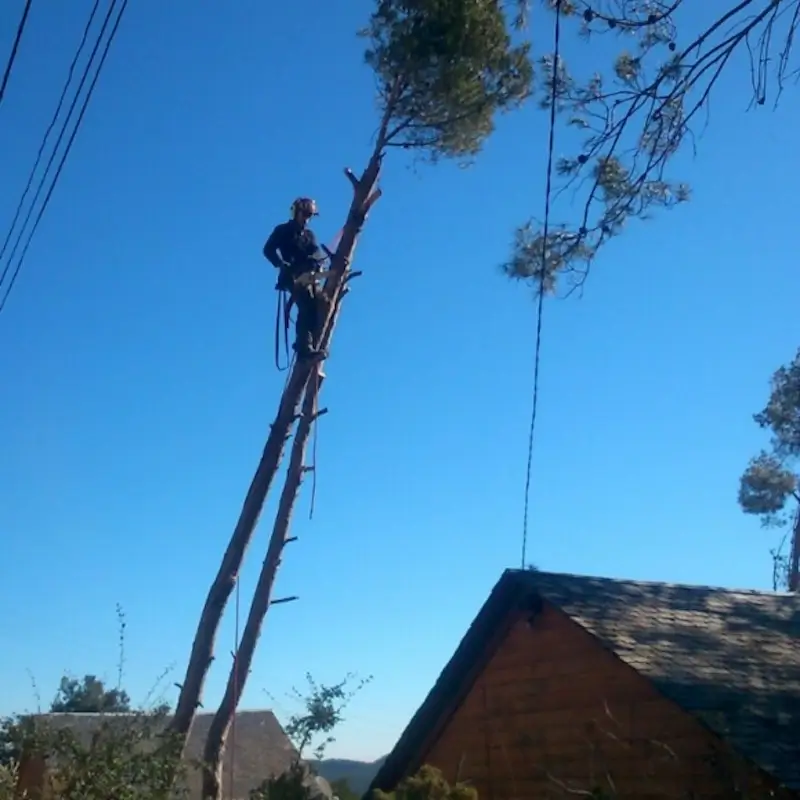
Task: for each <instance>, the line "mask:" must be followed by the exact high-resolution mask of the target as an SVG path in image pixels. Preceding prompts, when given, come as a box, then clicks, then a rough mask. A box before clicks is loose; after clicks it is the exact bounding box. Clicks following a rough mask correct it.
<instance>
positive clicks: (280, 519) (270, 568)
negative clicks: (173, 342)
mask: <svg viewBox="0 0 800 800" xmlns="http://www.w3.org/2000/svg"><path fill="white" fill-rule="evenodd" d="M321 381H322V379H321V378H319V379H316V378H315V377H312V378H311V380H310V381H309V384H308V387H307V389H306V395H305V398H304V400H303V407H302V412H301V413H302V416H301V417H300V422H299V423H298V425H297V431H296V433H295V437H294V442H293V443H292V449H291V454H290V456H289V468H288V470H287V473H286V482H285V483H284V485H283V491H282V492H281V498H280V502H279V504H278V510H277V513H276V515H275V524H274V526H273V528H272V535H271V537H270V540H269V546H268V548H267V556H266V558H265V559H264V563H263V564H262V566H261V573H260V574H259V576H258V582H257V584H256V588H255V590H254V592H253V601H252V603H251V605H250V611H249V612H248V614H247V622H246V623H245V626H244V630H243V631H242V640H241V643H240V644H239V645H238V648H237V651H236V653H235V654H234V662H233V666H232V668H231V672H230V674H229V676H228V683H227V685H226V687H225V694H224V696H223V698H222V702H221V703H220V706H219V709H218V710H217V713H216V714H215V715H214V719H213V720H212V721H211V726H210V728H209V730H208V738H207V739H206V745H205V751H204V753H203V800H219V798H221V797H222V760H223V756H224V754H225V745H226V742H227V738H228V733H229V732H230V729H231V725H232V723H233V718H234V715H235V713H236V709H237V707H238V705H239V700H240V699H241V696H242V693H243V691H244V687H245V684H246V682H247V677H248V675H249V674H250V669H251V667H252V664H253V656H254V655H255V651H256V646H257V645H258V640H259V637H260V635H261V628H262V625H263V622H264V618H265V617H266V615H267V611H268V610H269V605H270V599H271V597H272V587H273V585H274V583H275V576H276V574H277V572H278V567H279V566H280V562H281V556H282V553H283V548H284V547H285V546H286V544H287V541H286V540H287V538H288V535H289V526H290V523H291V519H292V513H293V511H294V506H295V503H296V501H297V498H298V495H299V493H300V486H301V484H302V482H303V476H304V474H305V467H304V461H305V453H306V446H307V444H308V439H309V436H310V435H311V429H312V426H313V425H314V422H315V420H316V417H317V402H318V398H319V389H320V384H321ZM233 768H234V761H233V759H232V760H231V771H233Z"/></svg>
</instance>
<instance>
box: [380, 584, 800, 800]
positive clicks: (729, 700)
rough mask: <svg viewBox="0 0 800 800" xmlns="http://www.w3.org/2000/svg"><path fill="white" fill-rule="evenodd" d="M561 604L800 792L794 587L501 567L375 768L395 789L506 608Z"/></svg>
mask: <svg viewBox="0 0 800 800" xmlns="http://www.w3.org/2000/svg"><path fill="white" fill-rule="evenodd" d="M541 600H545V601H547V602H549V603H551V604H552V605H554V606H557V607H559V608H560V609H561V610H562V611H564V612H565V613H566V614H567V615H569V616H570V617H571V618H572V619H573V620H574V621H575V622H577V623H578V624H579V625H581V626H582V627H584V628H585V629H586V630H588V631H589V632H590V633H591V634H593V635H594V636H595V637H597V639H599V640H600V641H601V642H602V643H603V644H604V645H605V646H606V647H607V648H609V649H610V650H611V651H612V652H613V653H615V654H616V655H617V656H618V657H619V658H620V659H621V660H622V661H623V662H625V663H627V664H628V665H630V666H631V667H633V668H634V669H635V670H637V671H638V672H639V673H641V674H642V675H644V676H645V677H647V678H648V679H649V680H650V681H652V683H653V684H654V685H655V687H656V688H657V689H658V690H659V691H660V692H662V694H664V695H665V696H667V697H669V698H670V699H672V700H673V701H675V702H676V703H678V704H679V705H681V706H682V707H683V708H684V709H686V710H687V711H690V712H691V713H693V714H695V715H696V716H697V717H698V718H700V719H701V721H702V722H704V723H705V724H706V725H707V726H708V727H709V728H710V729H711V730H712V731H714V732H715V733H717V734H718V735H719V736H721V737H723V738H724V739H725V740H726V741H728V742H729V743H730V744H731V745H732V746H733V747H734V748H735V749H736V750H737V751H738V752H739V753H740V754H741V755H742V756H744V757H746V758H748V759H750V760H751V761H752V762H754V763H755V764H757V765H758V766H759V767H761V768H762V769H763V770H764V771H766V772H767V773H769V774H771V775H772V776H773V777H775V778H776V779H777V780H778V781H780V782H781V783H783V784H784V785H785V786H787V787H788V788H790V789H800V595H797V594H794V595H792V594H784V593H777V592H753V591H733V590H729V589H715V588H710V587H703V586H682V585H676V584H666V583H647V582H640V581H623V580H612V579H609V578H592V577H586V576H580V575H565V574H556V573H546V572H539V571H536V570H506V571H505V572H504V573H503V575H502V577H501V578H500V580H499V581H498V583H497V584H496V585H495V587H494V589H493V590H492V593H491V594H490V596H489V598H488V600H487V601H486V602H485V603H484V605H483V607H482V608H481V610H480V612H479V613H478V616H477V617H476V618H475V620H474V622H473V623H472V625H471V626H470V628H469V630H468V631H467V633H466V635H465V636H464V638H463V640H462V641H461V644H460V645H459V646H458V648H457V650H456V652H455V654H454V655H453V657H452V658H451V659H450V661H449V662H448V664H447V666H445V668H444V670H443V671H442V673H441V675H440V676H439V679H438V680H437V682H436V684H435V685H434V687H433V688H432V689H431V691H430V693H429V694H428V696H427V698H426V699H425V701H424V702H423V704H422V706H421V707H420V708H419V710H418V711H417V713H416V714H415V715H414V716H413V717H412V719H411V721H410V722H409V724H408V726H407V727H406V729H405V731H404V732H403V734H402V736H401V737H400V739H399V741H398V742H397V744H396V746H395V748H394V750H393V751H392V752H391V753H390V755H389V756H388V757H387V759H386V762H385V763H384V765H383V767H382V768H381V770H380V771H379V772H378V774H377V775H376V776H375V779H374V780H373V782H372V784H371V786H370V789H369V790H368V792H367V794H371V792H372V790H373V789H375V788H381V789H384V790H387V789H390V788H392V787H393V786H394V785H396V783H397V782H398V781H399V780H400V779H401V778H402V777H403V775H404V774H405V773H406V771H407V769H409V768H411V769H413V768H416V766H419V765H416V764H414V760H415V759H416V758H419V754H420V752H421V751H422V749H423V747H424V742H426V741H429V740H430V737H431V735H432V732H433V731H434V730H435V729H436V727H437V726H438V725H441V724H443V720H445V719H446V718H447V716H448V714H449V713H450V712H452V711H453V710H454V709H455V708H456V706H457V705H458V703H460V702H461V700H462V699H463V697H464V696H465V695H466V693H467V692H468V691H469V688H470V686H471V685H472V683H473V682H474V680H475V678H476V677H477V672H478V671H479V669H480V665H481V664H483V663H485V659H486V658H487V651H488V650H491V649H492V648H493V647H494V646H496V644H497V643H498V637H499V636H501V635H502V631H504V630H505V628H504V621H507V620H508V619H509V618H510V612H511V611H513V610H514V609H518V608H528V607H531V605H532V604H533V605H534V606H535V604H536V602H537V601H541Z"/></svg>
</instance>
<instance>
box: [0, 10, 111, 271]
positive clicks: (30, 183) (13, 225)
mask: <svg viewBox="0 0 800 800" xmlns="http://www.w3.org/2000/svg"><path fill="white" fill-rule="evenodd" d="M99 5H100V0H95V3H94V7H93V8H92V13H91V14H89V21H88V22H87V23H86V27H85V28H84V29H83V36H82V37H81V41H80V44H79V45H78V49H77V50H76V52H75V56H74V57H73V59H72V63H71V64H70V65H69V71H68V72H67V80H66V82H65V83H64V88H63V89H62V90H61V97H59V99H58V105H57V106H56V110H55V113H54V114H53V117H52V119H51V120H50V124H49V125H48V126H47V130H46V131H45V133H44V137H43V138H42V143H41V144H40V145H39V151H38V152H37V153H36V161H35V162H34V164H33V168H32V169H31V171H30V175H28V182H27V183H26V184H25V189H24V191H23V192H22V197H20V199H19V203H18V204H17V208H16V211H15V212H14V219H13V220H12V221H11V227H10V228H9V229H8V233H7V234H6V238H5V240H4V241H3V246H2V247H1V248H0V262H1V261H2V259H3V256H4V255H5V253H6V250H7V249H8V243H9V242H10V241H11V237H12V236H13V235H14V229H15V228H16V227H17V222H18V221H19V215H20V214H21V213H22V206H23V205H24V204H25V198H26V197H27V196H28V192H29V191H30V190H31V186H33V179H34V178H35V177H36V170H37V169H39V164H40V163H41V161H42V155H43V154H44V149H45V147H46V146H47V140H48V139H49V138H50V134H51V133H52V132H53V128H55V126H56V122H57V121H58V115H59V114H60V113H61V109H62V108H63V106H64V101H65V100H66V99H67V92H68V91H69V86H70V84H71V83H72V77H73V74H74V72H75V66H76V65H77V63H78V59H79V58H80V55H81V53H82V52H83V48H84V46H85V45H86V40H87V39H88V38H89V30H90V29H91V27H92V22H94V17H95V14H96V13H97V8H98V6H99ZM101 35H102V31H101ZM89 63H90V64H91V60H90V62H89ZM85 79H86V73H84V80H85ZM81 86H83V83H81ZM79 93H80V88H79V89H78V93H76V98H75V101H73V104H72V107H71V108H70V113H71V111H72V108H74V107H75V102H77V94H79ZM67 122H69V116H68V117H67V120H66V122H65V123H64V124H65V126H66V123H67ZM63 135H64V129H63V128H62V130H61V137H63ZM60 142H61V138H59V140H58V142H56V146H55V148H54V149H53V155H52V156H51V157H50V161H49V162H48V168H49V166H50V164H52V163H53V159H54V158H55V151H56V150H58V145H59V144H60ZM46 174H47V169H45V175H46ZM42 179H44V176H42ZM40 186H41V184H40ZM40 191H41V189H40ZM37 196H38V195H37ZM33 202H34V203H35V202H36V197H34V200H33ZM30 215H31V211H29V212H28V216H27V217H26V218H25V223H24V225H23V229H24V227H25V225H27V223H28V220H29V219H30ZM13 257H14V254H13V253H12V254H11V258H13ZM6 272H8V267H6V269H5V270H4V271H3V274H2V276H0V286H2V284H3V280H4V279H5V276H6Z"/></svg>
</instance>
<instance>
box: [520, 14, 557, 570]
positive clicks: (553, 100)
mask: <svg viewBox="0 0 800 800" xmlns="http://www.w3.org/2000/svg"><path fill="white" fill-rule="evenodd" d="M555 18H556V21H555V29H554V32H553V87H552V92H551V95H550V131H549V135H548V141H547V179H546V185H545V197H544V223H543V225H542V272H541V276H540V285H539V297H538V302H537V306H536V351H535V355H534V360H533V403H532V409H531V423H530V429H529V432H528V464H527V467H526V470H525V508H524V512H523V517H522V568H523V569H525V566H526V564H525V561H526V557H527V551H528V508H529V505H530V493H531V471H532V465H533V437H534V432H535V430H536V412H537V409H538V405H539V365H540V362H541V351H542V311H543V309H544V286H545V278H546V277H547V274H546V268H547V249H548V236H549V232H550V204H551V200H552V194H553V153H554V151H555V130H556V109H557V106H558V69H559V62H560V57H559V52H560V49H561V47H560V46H561V0H556V3H555Z"/></svg>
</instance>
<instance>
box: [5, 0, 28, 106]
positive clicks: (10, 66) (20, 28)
mask: <svg viewBox="0 0 800 800" xmlns="http://www.w3.org/2000/svg"><path fill="white" fill-rule="evenodd" d="M32 2H33V0H26V2H25V8H24V9H23V11H22V19H21V20H20V21H19V25H17V34H16V36H15V37H14V44H12V45H11V55H9V57H8V64H6V69H5V72H4V73H3V82H2V83H0V103H2V102H3V96H4V95H5V93H6V86H8V79H9V78H10V77H11V70H12V69H13V68H14V62H15V61H16V60H17V50H19V43H20V41H21V40H22V34H23V32H24V31H25V23H26V22H27V21H28V13H29V12H30V10H31V3H32Z"/></svg>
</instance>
